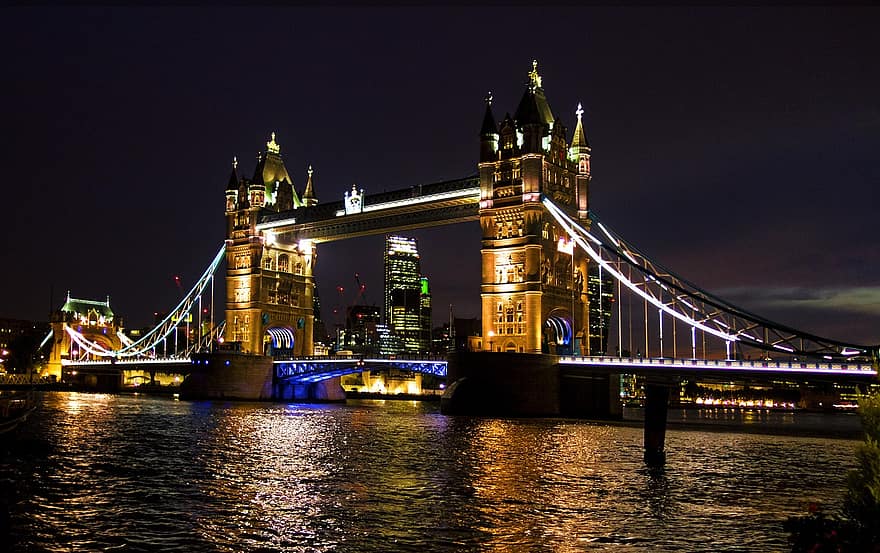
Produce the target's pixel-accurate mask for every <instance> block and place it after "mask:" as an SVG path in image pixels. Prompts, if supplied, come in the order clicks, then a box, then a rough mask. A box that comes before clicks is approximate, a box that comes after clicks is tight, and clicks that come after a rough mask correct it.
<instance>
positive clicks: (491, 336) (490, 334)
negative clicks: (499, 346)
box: [489, 330, 495, 351]
mask: <svg viewBox="0 0 880 553" xmlns="http://www.w3.org/2000/svg"><path fill="white" fill-rule="evenodd" d="M494 337H495V333H494V332H492V331H491V330H490V331H489V351H493V349H492V338H494Z"/></svg>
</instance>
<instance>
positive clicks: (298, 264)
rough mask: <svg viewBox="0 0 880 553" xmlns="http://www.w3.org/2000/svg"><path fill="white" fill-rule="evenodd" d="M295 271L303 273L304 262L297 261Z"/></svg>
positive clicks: (295, 272)
mask: <svg viewBox="0 0 880 553" xmlns="http://www.w3.org/2000/svg"><path fill="white" fill-rule="evenodd" d="M293 272H294V274H297V275H301V274H303V264H302V263H301V262H299V261H297V262H296V264H295V265H294V266H293Z"/></svg>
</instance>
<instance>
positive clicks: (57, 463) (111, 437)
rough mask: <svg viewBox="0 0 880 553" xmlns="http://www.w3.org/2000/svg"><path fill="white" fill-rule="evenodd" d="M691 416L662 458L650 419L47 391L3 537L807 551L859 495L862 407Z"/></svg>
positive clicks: (128, 545)
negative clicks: (658, 463)
mask: <svg viewBox="0 0 880 553" xmlns="http://www.w3.org/2000/svg"><path fill="white" fill-rule="evenodd" d="M684 416H685V417H686V418H687V419H688V420H689V421H691V422H693V423H694V424H692V425H687V426H677V425H674V424H673V425H672V426H671V427H670V429H669V431H668V434H667V441H666V448H667V463H666V466H665V467H664V468H663V469H648V468H646V466H645V465H644V463H643V462H642V429H641V427H640V426H639V425H638V424H636V423H631V424H626V423H614V424H609V423H602V422H590V421H580V420H570V419H548V418H541V419H483V418H470V417H447V416H444V415H441V414H440V413H439V409H438V405H437V404H436V403H423V402H409V401H368V400H363V401H356V402H349V403H348V404H323V405H321V404H280V403H225V402H185V401H176V400H173V399H170V398H160V397H148V396H126V395H97V394H78V393H47V394H44V395H43V397H42V405H41V407H40V409H39V411H38V412H36V413H35V414H34V415H33V416H32V417H33V418H32V419H29V421H28V423H27V425H26V426H25V427H24V428H21V429H19V430H18V431H16V432H15V433H13V434H7V435H5V436H0V440H2V441H0V492H2V497H3V502H4V503H3V505H2V507H3V509H2V512H0V516H2V521H0V522H2V525H0V528H2V532H3V533H4V534H5V535H0V543H2V544H5V547H6V548H7V549H8V550H10V551H22V552H24V551H187V552H189V551H267V552H268V551H292V552H325V551H328V552H329V551H334V552H340V551H341V552H387V551H418V552H422V553H424V552H428V551H431V552H434V551H626V552H631V551H639V552H641V551H652V552H653V551H667V552H673V551H674V552H679V551H743V552H745V551H749V552H752V551H760V552H765V551H786V550H787V549H788V547H787V541H786V540H787V535H786V533H785V532H784V531H783V529H782V523H783V521H784V520H786V518H787V517H789V516H791V515H800V514H805V513H806V510H807V506H808V505H809V504H810V503H811V502H812V503H817V504H819V505H821V506H822V508H823V510H826V511H836V510H837V509H838V508H839V506H840V504H841V501H842V497H843V491H844V489H845V486H846V484H845V478H846V472H847V471H848V470H849V469H850V468H853V467H854V466H855V460H854V455H853V453H854V450H855V447H856V446H857V444H858V443H859V441H858V439H857V436H858V428H859V425H858V419H857V418H856V417H855V416H854V415H815V414H801V413H798V414H792V413H785V414H780V413H770V414H768V413H766V412H764V413H759V412H754V413H751V412H740V411H723V410H718V411H706V412H702V413H700V412H695V411H693V412H687V413H686V414H685V415H684ZM681 417H682V415H680V414H678V413H673V414H671V418H672V419H676V420H680V419H681ZM719 422H720V423H725V424H727V423H729V424H732V425H733V426H731V427H726V429H725V431H719V429H718V428H717V426H715V427H713V425H717V424H718V423H719ZM768 432H770V433H768ZM0 547H3V546H0Z"/></svg>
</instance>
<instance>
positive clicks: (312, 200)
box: [302, 165, 318, 206]
mask: <svg viewBox="0 0 880 553" xmlns="http://www.w3.org/2000/svg"><path fill="white" fill-rule="evenodd" d="M312 173H314V170H313V169H312V166H311V165H309V178H308V180H307V181H306V189H305V190H304V191H303V195H302V203H303V205H304V206H310V205H315V204H316V203H318V198H316V197H315V185H314V184H312Z"/></svg>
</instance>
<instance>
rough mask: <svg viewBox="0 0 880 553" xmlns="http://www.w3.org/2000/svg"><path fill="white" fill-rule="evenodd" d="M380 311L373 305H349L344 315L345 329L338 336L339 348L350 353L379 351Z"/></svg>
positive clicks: (373, 352)
mask: <svg viewBox="0 0 880 553" xmlns="http://www.w3.org/2000/svg"><path fill="white" fill-rule="evenodd" d="M380 311H381V310H380V308H379V307H378V306H375V305H352V306H350V307H349V308H348V309H347V312H346V315H345V330H343V331H342V333H341V336H340V338H341V340H340V342H341V344H340V348H339V349H342V350H348V351H351V352H352V353H367V354H375V353H379V331H378V327H379V326H380V324H381V320H382V316H381V313H380Z"/></svg>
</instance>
